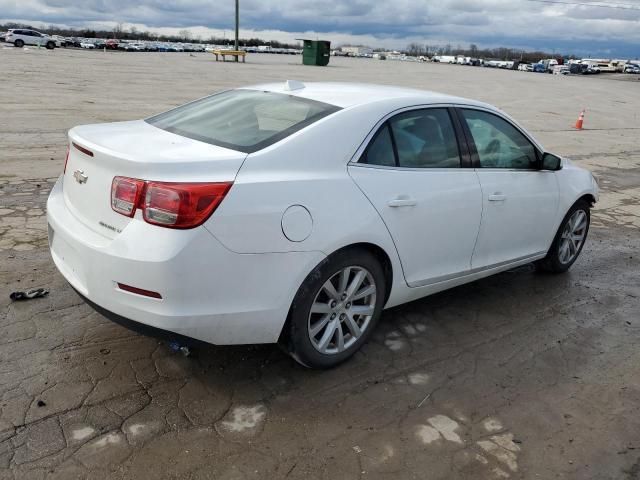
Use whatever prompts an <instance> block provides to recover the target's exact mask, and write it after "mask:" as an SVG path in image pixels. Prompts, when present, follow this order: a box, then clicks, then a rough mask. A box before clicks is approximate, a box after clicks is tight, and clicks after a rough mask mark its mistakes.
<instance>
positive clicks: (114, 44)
mask: <svg viewBox="0 0 640 480" xmlns="http://www.w3.org/2000/svg"><path fill="white" fill-rule="evenodd" d="M104 46H105V47H106V48H107V49H108V50H117V49H118V40H116V39H115V38H109V39H108V40H107V41H106V42H104Z"/></svg>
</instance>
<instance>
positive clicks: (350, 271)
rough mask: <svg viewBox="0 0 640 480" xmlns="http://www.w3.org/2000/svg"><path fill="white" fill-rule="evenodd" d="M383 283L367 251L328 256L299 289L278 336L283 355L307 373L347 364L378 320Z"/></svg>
mask: <svg viewBox="0 0 640 480" xmlns="http://www.w3.org/2000/svg"><path fill="white" fill-rule="evenodd" d="M385 282H386V279H385V275H384V270H383V268H382V266H381V265H380V262H379V261H378V260H377V259H376V258H375V256H374V255H372V254H371V253H369V252H367V251H366V250H360V249H349V250H343V251H339V252H337V253H335V254H333V255H331V256H330V257H329V258H327V259H326V260H324V261H323V262H322V263H320V265H318V266H317V267H316V268H315V269H314V270H313V271H312V272H311V273H310V274H309V275H308V276H307V278H306V279H305V280H304V282H303V283H302V285H301V286H300V288H299V289H298V293H297V294H296V296H295V299H294V301H293V304H292V305H291V310H290V313H289V318H288V321H287V325H286V326H285V331H284V332H283V333H284V341H283V346H284V348H285V349H286V351H287V352H288V353H289V354H290V355H291V356H292V357H293V358H294V359H295V360H296V361H297V362H298V363H300V364H301V365H304V366H305V367H309V368H332V367H335V366H336V365H338V364H340V363H342V362H344V361H345V360H347V359H348V358H350V357H351V356H352V355H353V354H355V353H356V352H357V351H358V350H359V349H360V347H361V346H362V345H363V344H364V343H365V342H366V341H367V339H368V338H369V336H370V335H371V332H372V331H373V329H374V328H375V326H376V324H377V322H378V319H379V318H380V314H381V312H382V308H383V306H384V302H385V293H386V283H385ZM332 287H333V288H332Z"/></svg>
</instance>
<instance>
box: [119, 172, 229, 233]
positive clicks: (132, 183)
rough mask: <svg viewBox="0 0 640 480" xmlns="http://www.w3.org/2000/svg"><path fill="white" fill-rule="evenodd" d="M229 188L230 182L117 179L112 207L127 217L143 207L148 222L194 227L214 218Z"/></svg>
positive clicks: (143, 213)
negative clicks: (211, 217) (213, 214)
mask: <svg viewBox="0 0 640 480" xmlns="http://www.w3.org/2000/svg"><path fill="white" fill-rule="evenodd" d="M230 188H231V183H230V182H229V183H227V182H225V183H168V182H148V181H144V180H138V179H135V178H126V177H116V178H114V179H113V183H112V184H111V208H113V210H114V211H116V212H118V213H120V214H122V215H125V216H127V217H133V216H134V215H135V212H136V209H137V208H140V209H141V210H142V217H143V218H144V220H145V221H146V222H147V223H150V224H153V225H160V226H163V227H169V228H193V227H197V226H198V225H202V224H203V223H204V222H205V221H206V220H207V219H208V218H209V217H210V216H211V214H212V213H213V212H214V210H215V209H216V208H217V207H218V205H220V202H222V200H223V199H224V197H225V195H226V194H227V192H228V191H229V189H230Z"/></svg>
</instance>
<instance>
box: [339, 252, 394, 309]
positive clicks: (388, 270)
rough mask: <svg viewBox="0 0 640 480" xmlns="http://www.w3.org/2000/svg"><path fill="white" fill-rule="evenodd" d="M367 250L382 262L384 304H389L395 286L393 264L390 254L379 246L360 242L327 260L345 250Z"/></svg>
mask: <svg viewBox="0 0 640 480" xmlns="http://www.w3.org/2000/svg"><path fill="white" fill-rule="evenodd" d="M358 249H360V250H366V251H368V252H370V253H371V254H372V255H373V256H374V257H376V259H377V260H378V261H379V262H380V265H381V266H382V269H383V270H384V281H385V296H384V303H385V304H386V303H387V300H389V295H390V294H391V287H392V285H393V273H394V272H393V264H392V263H391V257H389V254H388V253H387V252H386V251H385V250H384V249H383V248H382V247H380V246H379V245H376V244H375V243H370V242H358V243H352V244H350V245H346V246H344V247H342V248H339V249H337V250H335V251H334V252H332V253H331V254H330V255H328V256H327V258H329V257H331V256H332V255H335V254H336V253H338V252H344V251H345V250H358Z"/></svg>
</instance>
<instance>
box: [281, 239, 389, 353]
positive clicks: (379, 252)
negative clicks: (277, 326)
mask: <svg viewBox="0 0 640 480" xmlns="http://www.w3.org/2000/svg"><path fill="white" fill-rule="evenodd" d="M347 250H364V251H367V252H369V253H371V254H372V255H373V256H374V257H375V258H376V259H377V260H378V261H379V262H380V265H381V266H382V269H383V271H384V279H385V297H384V304H386V303H387V301H388V300H389V296H390V295H391V288H392V286H393V274H394V271H393V263H392V261H391V257H390V256H389V254H388V253H387V252H386V251H385V250H384V249H383V248H382V247H380V246H379V245H376V244H375V243H370V242H356V243H351V244H349V245H345V246H343V247H340V248H338V249H336V250H334V251H333V252H331V253H330V254H328V255H327V256H326V257H325V258H324V259H323V260H322V261H321V262H320V263H319V264H318V265H315V266H314V267H313V268H312V269H311V271H310V272H309V273H308V274H307V275H309V274H311V272H313V271H314V270H315V269H316V268H318V266H319V265H322V264H323V263H325V262H327V261H328V260H329V259H330V258H331V257H332V256H333V255H336V254H338V253H342V252H344V251H347ZM305 278H306V277H305ZM296 295H297V292H296ZM296 295H294V297H293V298H292V300H291V305H289V311H288V312H287V318H286V320H285V322H284V323H283V325H282V329H281V330H280V336H279V338H278V344H279V345H280V346H281V347H283V348H284V349H285V350H288V345H287V332H288V331H289V325H290V323H291V308H292V307H293V303H294V301H295V297H296Z"/></svg>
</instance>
